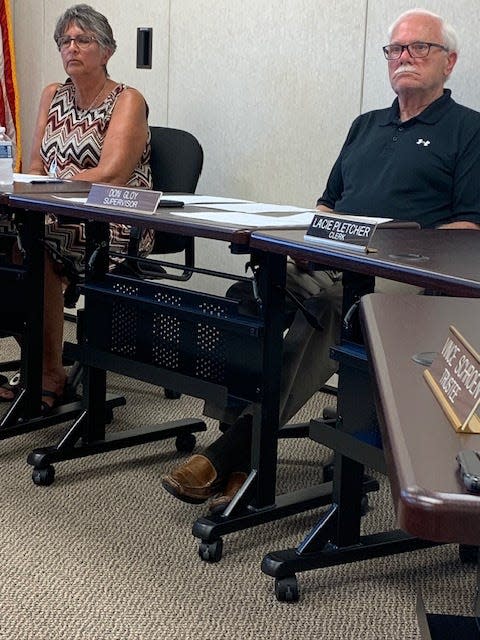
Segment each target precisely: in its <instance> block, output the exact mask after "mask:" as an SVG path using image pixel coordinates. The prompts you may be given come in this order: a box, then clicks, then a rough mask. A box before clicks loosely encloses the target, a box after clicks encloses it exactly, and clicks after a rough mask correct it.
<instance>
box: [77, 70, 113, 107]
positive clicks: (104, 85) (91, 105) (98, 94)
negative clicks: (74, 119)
mask: <svg viewBox="0 0 480 640" xmlns="http://www.w3.org/2000/svg"><path fill="white" fill-rule="evenodd" d="M107 80H108V78H105V82H104V83H103V85H102V88H101V89H100V91H99V92H98V93H97V95H96V96H95V98H94V99H93V100H92V101H91V103H90V104H89V105H88V107H87V108H86V109H82V111H90V109H91V108H92V107H93V105H94V104H95V103H96V101H97V100H98V99H99V97H100V96H101V95H102V93H103V91H104V89H105V87H106V86H107ZM74 100H75V96H74ZM75 104H77V102H76V100H75ZM77 106H78V105H77ZM78 108H79V109H81V107H78Z"/></svg>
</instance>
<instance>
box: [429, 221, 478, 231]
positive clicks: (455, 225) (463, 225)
mask: <svg viewBox="0 0 480 640" xmlns="http://www.w3.org/2000/svg"><path fill="white" fill-rule="evenodd" d="M437 228H438V229H476V230H477V231H480V224H476V223H475V222H468V221H467V220H458V221H457V222H448V223H447V224H442V225H440V226H439V227H437Z"/></svg>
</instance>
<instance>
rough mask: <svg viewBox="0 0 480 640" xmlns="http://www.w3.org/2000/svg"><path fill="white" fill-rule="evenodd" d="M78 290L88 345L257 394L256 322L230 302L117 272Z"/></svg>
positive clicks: (259, 341)
mask: <svg viewBox="0 0 480 640" xmlns="http://www.w3.org/2000/svg"><path fill="white" fill-rule="evenodd" d="M86 292H87V293H88V296H89V304H90V313H89V316H90V323H91V325H90V331H89V345H90V346H95V347H97V348H98V349H102V350H103V351H107V352H109V353H112V354H117V355H119V356H122V357H124V358H128V359H131V360H134V361H135V362H140V363H145V364H149V365H155V366H156V367H159V368H161V369H167V370H169V371H175V372H178V373H181V374H184V375H188V376H192V377H194V378H196V379H201V380H205V381H208V382H211V383H214V384H218V385H222V386H223V387H227V389H228V391H229V393H231V394H233V395H235V396H238V397H242V398H245V399H247V400H252V399H255V398H257V397H258V389H259V388H260V386H261V379H260V376H261V368H262V367H261V365H262V353H263V326H262V324H261V321H260V320H259V319H257V318H251V317H249V316H244V315H242V314H240V313H239V311H238V304H237V303H236V302H235V301H233V300H229V299H226V298H221V297H218V296H208V295H206V294H203V293H196V292H194V291H189V290H186V289H177V288H174V287H169V286H165V285H162V284H158V283H153V282H142V281H133V282H132V281H131V280H129V279H128V278H122V277H118V276H107V278H106V279H105V281H103V282H101V283H98V284H95V285H92V284H87V285H86Z"/></svg>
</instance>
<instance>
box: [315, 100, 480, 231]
mask: <svg viewBox="0 0 480 640" xmlns="http://www.w3.org/2000/svg"><path fill="white" fill-rule="evenodd" d="M450 94H451V92H450V90H449V89H445V90H444V94H443V96H441V97H440V98H438V100H436V101H435V102H433V103H432V104H431V105H429V106H428V107H427V108H426V109H425V110H424V111H422V113H420V114H419V115H418V116H416V117H415V118H411V119H410V120H408V121H407V122H400V119H399V109H398V99H396V100H395V101H394V102H393V104H392V106H391V107H390V108H389V109H381V110H378V111H370V112H369V113H365V114H363V115H361V116H359V117H358V118H356V119H355V121H354V122H353V124H352V126H351V128H350V131H349V133H348V136H347V139H346V141H345V144H344V145H343V147H342V150H341V152H340V155H339V157H338V159H337V161H336V162H335V164H334V166H333V169H332V171H331V173H330V176H329V178H328V182H327V187H326V189H325V192H324V193H323V195H322V197H321V198H319V200H318V202H317V204H324V205H326V206H328V207H330V208H332V209H333V210H335V211H338V212H342V213H349V214H357V215H371V216H381V217H386V218H395V219H397V220H413V221H416V222H418V223H419V224H420V225H421V226H422V227H436V226H438V225H440V224H442V223H445V222H452V221H454V220H469V221H471V222H476V223H480V113H478V112H477V111H474V110H473V109H468V108H467V107H464V106H462V105H460V104H457V103H456V102H455V101H454V100H453V99H452V98H451V96H450Z"/></svg>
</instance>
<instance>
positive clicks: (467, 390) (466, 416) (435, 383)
mask: <svg viewBox="0 0 480 640" xmlns="http://www.w3.org/2000/svg"><path fill="white" fill-rule="evenodd" d="M423 376H424V378H425V380H426V382H427V384H428V386H429V387H430V389H431V391H432V393H433V395H434V396H435V398H436V399H437V401H438V402H439V404H440V406H441V407H442V409H443V411H444V413H445V415H446V416H447V418H448V419H449V421H450V423H451V424H452V426H453V428H454V429H455V431H457V432H459V433H480V417H479V416H478V415H477V413H476V411H477V408H478V407H479V406H480V356H479V354H478V353H477V351H476V350H475V349H474V348H473V347H472V346H471V345H470V344H469V342H468V341H467V340H466V339H465V338H464V337H463V336H462V335H461V333H460V332H459V331H458V330H457V329H456V328H455V327H454V326H450V327H449V335H448V337H447V339H446V341H445V344H444V346H443V349H442V351H441V352H440V353H439V354H438V355H437V357H436V358H435V359H434V361H433V363H432V365H431V366H430V368H429V369H426V370H425V371H424V372H423Z"/></svg>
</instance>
